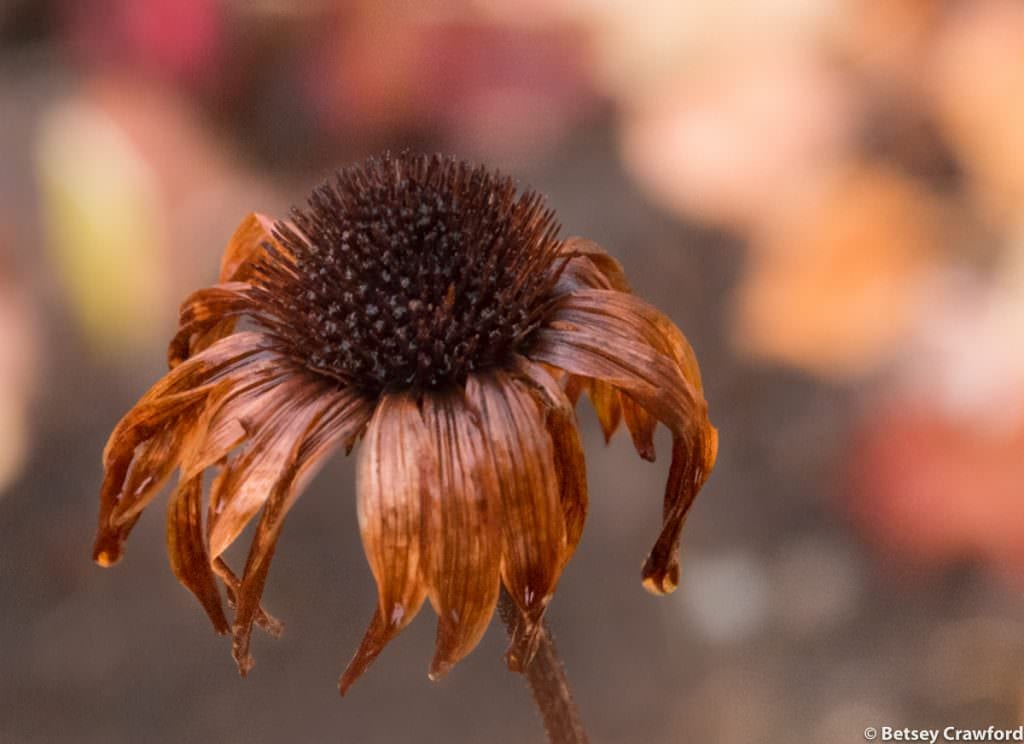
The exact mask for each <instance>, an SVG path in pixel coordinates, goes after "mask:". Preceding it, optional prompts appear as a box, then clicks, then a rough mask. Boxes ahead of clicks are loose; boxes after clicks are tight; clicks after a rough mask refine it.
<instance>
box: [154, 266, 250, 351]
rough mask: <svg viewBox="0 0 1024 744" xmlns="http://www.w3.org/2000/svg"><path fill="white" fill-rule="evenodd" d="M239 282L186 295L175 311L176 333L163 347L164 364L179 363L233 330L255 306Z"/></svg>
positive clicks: (245, 285)
mask: <svg viewBox="0 0 1024 744" xmlns="http://www.w3.org/2000/svg"><path fill="white" fill-rule="evenodd" d="M249 289H250V288H249V285H248V284H244V283H242V282H232V283H228V284H218V285H214V286H212V287H206V288H205V289H200V290H199V291H197V292H193V293H192V294H191V295H189V296H188V297H187V298H186V299H185V301H184V302H183V303H182V305H181V309H180V310H179V311H178V331H177V333H175V335H174V338H173V339H171V342H170V344H168V347H167V364H168V365H169V366H170V367H172V368H173V367H176V366H177V365H179V364H181V363H182V362H183V361H185V360H186V359H188V358H189V357H191V356H194V355H195V354H198V353H199V352H200V351H202V350H203V349H206V348H209V347H210V346H211V345H213V344H214V343H216V342H217V341H219V340H220V339H221V338H224V337H225V336H227V335H229V334H230V333H231V332H232V331H234V327H235V321H236V320H237V319H238V318H239V317H240V316H241V315H242V314H244V313H246V312H250V313H251V312H254V311H256V310H258V308H259V305H258V304H257V301H256V300H255V298H254V297H253V296H252V294H251V292H250V291H249Z"/></svg>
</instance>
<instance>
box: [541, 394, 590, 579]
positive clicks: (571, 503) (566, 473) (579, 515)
mask: <svg viewBox="0 0 1024 744" xmlns="http://www.w3.org/2000/svg"><path fill="white" fill-rule="evenodd" d="M548 431H549V432H550V433H551V441H552V442H553V443H554V448H555V449H554V455H555V473H556V475H557V476H558V484H559V486H558V490H559V493H560V494H561V502H562V514H563V518H564V520H565V537H566V545H565V558H564V562H566V563H567V562H568V561H569V559H570V558H571V557H572V554H573V553H574V552H575V551H576V546H577V545H578V544H579V542H580V538H581V537H582V536H583V525H584V523H585V522H586V519H587V508H588V503H589V501H588V497H587V464H586V458H585V457H584V456H583V442H582V441H581V440H580V431H579V427H578V426H577V425H576V416H575V414H568V415H562V416H551V417H550V418H549V419H548Z"/></svg>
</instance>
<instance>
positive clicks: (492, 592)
mask: <svg viewBox="0 0 1024 744" xmlns="http://www.w3.org/2000/svg"><path fill="white" fill-rule="evenodd" d="M421 407H422V413H423V421H424V423H425V425H426V427H427V430H428V431H429V432H430V433H431V438H432V440H433V441H432V445H431V451H430V452H426V453H423V456H422V459H423V461H424V462H425V463H427V465H428V467H429V468H430V472H429V474H428V476H427V477H428V480H429V482H430V483H431V484H432V486H433V487H432V488H431V489H430V490H429V491H428V492H426V494H425V498H424V503H423V534H422V538H421V539H422V544H421V548H420V550H421V559H422V560H423V561H424V576H425V578H426V580H427V585H428V596H429V598H430V602H431V604H432V605H433V606H434V610H435V611H436V612H437V615H438V624H437V641H436V649H435V654H434V660H433V662H432V663H431V667H430V678H431V679H439V678H440V677H442V676H443V675H444V674H445V673H446V672H447V671H448V670H449V669H451V667H452V666H453V665H454V664H455V663H456V662H458V661H459V659H461V658H462V657H464V656H465V655H466V654H468V653H469V652H470V651H472V650H473V648H474V647H475V646H476V645H477V643H479V641H480V638H481V637H482V636H483V634H484V631H485V630H486V629H487V625H488V623H489V622H490V619H491V616H492V615H493V614H494V607H495V605H496V604H497V601H498V591H499V587H500V579H499V575H500V565H501V521H500V515H501V492H500V485H499V483H498V482H497V478H496V474H495V471H494V468H493V467H491V466H490V465H489V459H490V454H489V453H488V452H487V444H486V441H485V440H484V438H483V437H482V436H481V433H480V429H479V420H478V419H479V416H478V414H477V412H476V411H474V410H473V409H472V408H471V407H470V406H469V405H468V404H467V403H466V400H465V398H464V395H463V394H462V392H461V391H459V392H433V393H428V394H425V395H424V396H423V399H422V401H421Z"/></svg>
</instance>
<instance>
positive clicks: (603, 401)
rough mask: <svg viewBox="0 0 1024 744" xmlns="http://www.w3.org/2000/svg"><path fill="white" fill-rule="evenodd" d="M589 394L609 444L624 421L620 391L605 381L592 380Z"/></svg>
mask: <svg viewBox="0 0 1024 744" xmlns="http://www.w3.org/2000/svg"><path fill="white" fill-rule="evenodd" d="M589 393H590V402H591V403H592V404H593V405H594V411H595V412H596V413H597V420H598V423H600V424H601V432H602V433H603V434H604V441H605V443H608V442H610V441H611V438H612V435H613V434H614V433H615V430H616V429H618V428H619V423H620V422H621V421H622V405H621V403H620V402H619V391H618V390H616V388H615V387H614V386H613V385H609V384H608V383H607V382H604V381H603V380H591V381H590V389H589Z"/></svg>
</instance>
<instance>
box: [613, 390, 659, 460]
mask: <svg viewBox="0 0 1024 744" xmlns="http://www.w3.org/2000/svg"><path fill="white" fill-rule="evenodd" d="M619 401H620V405H621V406H622V420H623V422H624V423H625V424H626V429H628V430H629V435H630V436H631V437H632V438H633V446H634V447H635V448H636V451H637V454H639V455H640V457H642V458H643V459H645V460H647V461H648V462H654V458H655V452H654V429H655V427H657V425H658V420H657V419H656V418H654V417H653V416H652V415H651V414H649V413H647V411H645V410H644V408H643V406H641V405H639V404H638V403H637V402H636V401H634V400H633V399H632V398H631V397H630V396H629V395H628V394H627V393H623V392H621V391H620V392H619Z"/></svg>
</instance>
